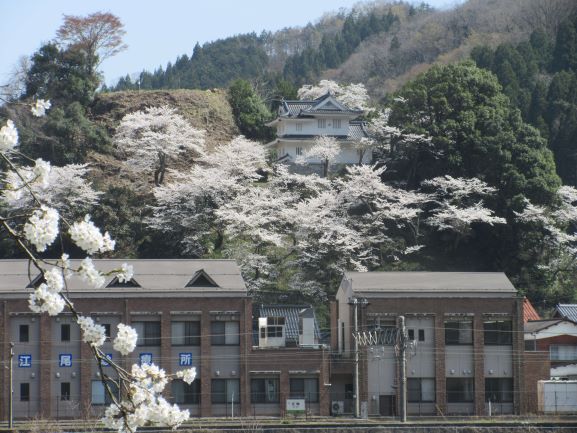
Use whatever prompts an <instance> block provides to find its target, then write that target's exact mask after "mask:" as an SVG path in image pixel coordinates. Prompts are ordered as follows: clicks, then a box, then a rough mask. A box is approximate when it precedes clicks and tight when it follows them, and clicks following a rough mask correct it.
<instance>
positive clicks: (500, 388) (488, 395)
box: [485, 378, 513, 403]
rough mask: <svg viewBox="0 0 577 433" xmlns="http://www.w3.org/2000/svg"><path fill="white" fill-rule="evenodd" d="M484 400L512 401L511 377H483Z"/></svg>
mask: <svg viewBox="0 0 577 433" xmlns="http://www.w3.org/2000/svg"><path fill="white" fill-rule="evenodd" d="M485 401H491V402H493V403H512V402H513V379H510V378H498V379H496V378H491V379H485Z"/></svg>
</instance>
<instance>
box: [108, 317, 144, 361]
mask: <svg viewBox="0 0 577 433" xmlns="http://www.w3.org/2000/svg"><path fill="white" fill-rule="evenodd" d="M137 339H138V334H137V333H136V330H135V329H134V328H132V327H130V326H128V325H125V324H123V323H119V324H118V332H117V334H116V338H115V339H114V344H113V348H114V350H116V351H118V352H120V353H121V354H122V355H128V354H129V353H132V352H133V351H134V349H135V348H136V341H137Z"/></svg>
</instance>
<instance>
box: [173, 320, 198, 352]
mask: <svg viewBox="0 0 577 433" xmlns="http://www.w3.org/2000/svg"><path fill="white" fill-rule="evenodd" d="M171 337H172V345H173V346H200V322H198V321H190V322H172V335H171Z"/></svg>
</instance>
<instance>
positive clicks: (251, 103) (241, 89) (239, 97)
mask: <svg viewBox="0 0 577 433" xmlns="http://www.w3.org/2000/svg"><path fill="white" fill-rule="evenodd" d="M228 92H229V101H230V105H231V107H232V113H233V115H234V118H235V120H236V124H237V126H238V129H240V132H241V133H242V134H243V135H244V136H246V137H247V138H249V139H255V140H269V139H271V138H272V132H271V130H270V128H268V127H267V126H265V123H266V122H267V121H268V120H270V119H271V117H272V116H271V113H270V112H269V111H268V109H267V108H266V105H265V104H264V102H263V101H262V99H261V98H260V96H259V95H257V94H256V92H255V91H254V89H253V88H252V86H251V84H250V83H249V82H248V81H245V80H236V81H234V82H233V83H232V85H231V86H230V88H229V90H228Z"/></svg>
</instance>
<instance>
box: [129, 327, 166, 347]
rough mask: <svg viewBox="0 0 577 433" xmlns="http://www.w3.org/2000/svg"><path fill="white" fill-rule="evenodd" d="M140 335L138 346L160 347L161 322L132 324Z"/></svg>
mask: <svg viewBox="0 0 577 433" xmlns="http://www.w3.org/2000/svg"><path fill="white" fill-rule="evenodd" d="M132 326H133V327H134V329H136V332H137V333H138V342H137V345H138V346H160V322H132Z"/></svg>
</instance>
